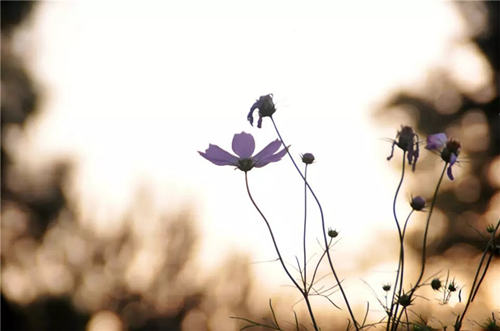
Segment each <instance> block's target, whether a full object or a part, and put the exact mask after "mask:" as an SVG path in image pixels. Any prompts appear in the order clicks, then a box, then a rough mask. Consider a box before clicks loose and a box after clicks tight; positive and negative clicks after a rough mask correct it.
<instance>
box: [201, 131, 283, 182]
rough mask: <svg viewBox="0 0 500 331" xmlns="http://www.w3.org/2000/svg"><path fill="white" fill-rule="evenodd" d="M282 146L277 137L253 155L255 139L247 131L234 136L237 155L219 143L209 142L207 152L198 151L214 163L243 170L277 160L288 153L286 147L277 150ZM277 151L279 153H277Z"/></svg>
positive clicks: (234, 147) (234, 149)
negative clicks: (218, 144) (221, 146)
mask: <svg viewBox="0 0 500 331" xmlns="http://www.w3.org/2000/svg"><path fill="white" fill-rule="evenodd" d="M280 146H281V141H280V140H278V139H276V140H275V141H273V142H271V143H269V144H268V145H267V146H266V147H264V149H262V150H261V151H260V152H258V153H257V154H255V155H254V156H252V154H253V152H254V150H255V140H254V139H253V137H252V135H251V134H249V133H246V132H242V133H237V134H235V135H234V137H233V145H232V147H233V151H234V152H235V153H236V154H237V155H238V156H235V155H233V154H231V153H228V152H226V151H225V150H223V149H222V148H220V147H219V146H217V145H212V144H209V145H208V148H207V149H206V150H205V152H204V153H203V152H198V153H200V155H201V156H203V157H204V158H205V159H207V160H208V161H210V162H212V163H213V164H216V165H219V166H224V165H232V166H235V167H237V168H238V169H240V170H241V171H245V172H247V171H249V170H250V169H252V168H253V167H256V168H260V167H263V166H265V165H266V164H268V163H271V162H277V161H279V160H281V158H282V157H283V156H284V155H285V154H286V148H283V149H282V150H281V151H279V152H277V151H278V149H279V148H280ZM276 152H277V153H276Z"/></svg>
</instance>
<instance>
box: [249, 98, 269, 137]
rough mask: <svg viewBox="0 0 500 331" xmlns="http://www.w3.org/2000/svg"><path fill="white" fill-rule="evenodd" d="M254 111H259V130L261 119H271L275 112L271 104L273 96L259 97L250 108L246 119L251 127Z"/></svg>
mask: <svg viewBox="0 0 500 331" xmlns="http://www.w3.org/2000/svg"><path fill="white" fill-rule="evenodd" d="M255 109H258V110H259V120H258V122H257V127H258V128H259V129H260V128H261V127H262V118H263V117H266V116H269V117H271V116H272V115H273V114H274V112H275V111H276V107H275V106H274V102H273V95H272V94H267V95H263V96H261V97H260V98H259V99H258V100H257V101H255V103H254V104H253V105H252V107H251V108H250V112H249V113H248V115H247V119H248V121H249V122H250V124H251V125H253V112H254V110H255Z"/></svg>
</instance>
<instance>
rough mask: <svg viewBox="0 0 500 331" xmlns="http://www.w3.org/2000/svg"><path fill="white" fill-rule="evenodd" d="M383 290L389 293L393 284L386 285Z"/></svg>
mask: <svg viewBox="0 0 500 331" xmlns="http://www.w3.org/2000/svg"><path fill="white" fill-rule="evenodd" d="M382 289H383V290H384V291H385V292H389V291H390V290H391V284H385V285H383V286H382Z"/></svg>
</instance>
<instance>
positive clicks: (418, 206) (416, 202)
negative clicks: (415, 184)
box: [410, 196, 425, 211]
mask: <svg viewBox="0 0 500 331" xmlns="http://www.w3.org/2000/svg"><path fill="white" fill-rule="evenodd" d="M410 206H411V208H413V209H414V210H417V211H420V210H422V209H424V207H425V199H424V198H422V197H421V196H416V197H414V198H412V199H411V202H410Z"/></svg>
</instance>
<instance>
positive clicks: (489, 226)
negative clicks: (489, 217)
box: [486, 224, 495, 233]
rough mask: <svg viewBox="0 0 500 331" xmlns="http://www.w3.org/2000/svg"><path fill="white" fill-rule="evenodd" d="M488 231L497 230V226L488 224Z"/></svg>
mask: <svg viewBox="0 0 500 331" xmlns="http://www.w3.org/2000/svg"><path fill="white" fill-rule="evenodd" d="M486 232H488V233H493V232H495V226H494V225H493V224H488V226H487V227H486Z"/></svg>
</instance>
